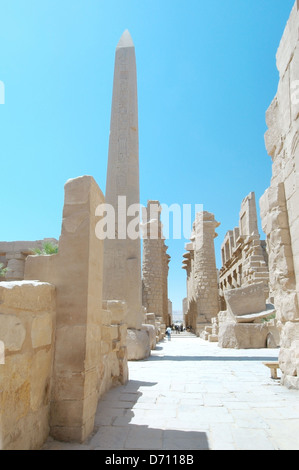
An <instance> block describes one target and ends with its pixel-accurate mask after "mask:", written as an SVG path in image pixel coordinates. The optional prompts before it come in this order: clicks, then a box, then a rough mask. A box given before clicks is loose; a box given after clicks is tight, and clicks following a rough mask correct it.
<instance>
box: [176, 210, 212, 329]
mask: <svg viewBox="0 0 299 470" xmlns="http://www.w3.org/2000/svg"><path fill="white" fill-rule="evenodd" d="M219 225H220V223H219V222H217V221H216V220H215V217H214V215H213V214H211V213H210V212H206V211H204V212H199V213H197V214H196V219H195V222H194V224H193V232H192V235H191V238H190V240H191V242H190V243H188V244H187V245H186V250H187V252H186V253H185V254H184V262H183V268H184V269H186V272H187V314H186V317H185V324H186V326H191V327H192V329H193V331H194V332H195V333H196V334H197V335H199V334H200V333H201V331H203V330H204V328H205V326H206V325H207V324H211V320H212V318H213V317H215V316H216V315H217V314H218V312H219V296H218V279H217V269H216V259H215V247H214V239H215V237H216V236H217V234H216V233H215V228H216V227H218V226H219Z"/></svg>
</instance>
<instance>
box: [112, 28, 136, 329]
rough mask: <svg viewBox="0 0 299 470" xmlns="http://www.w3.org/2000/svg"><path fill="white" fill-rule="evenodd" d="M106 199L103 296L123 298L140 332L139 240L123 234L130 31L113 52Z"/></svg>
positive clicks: (130, 139) (128, 198) (130, 161)
mask: <svg viewBox="0 0 299 470" xmlns="http://www.w3.org/2000/svg"><path fill="white" fill-rule="evenodd" d="M105 200H106V204H110V205H112V206H113V207H114V209H115V239H111V238H107V239H106V240H105V241H104V279H103V299H105V300H120V301H125V302H126V304H127V313H126V323H127V326H128V328H131V329H136V330H140V329H141V325H142V318H143V317H142V282H141V243H140V237H139V236H138V237H137V238H136V239H131V238H130V237H129V236H128V233H126V228H127V227H128V224H129V223H130V222H132V220H134V219H135V220H136V216H137V215H138V214H135V216H133V214H131V216H127V211H128V208H129V207H130V206H131V205H132V204H138V205H139V203H140V196H139V139H138V106H137V74H136V58H135V47H134V44H133V41H132V38H131V35H130V33H129V31H128V30H126V31H125V32H124V33H123V35H122V37H121V39H120V41H119V43H118V45H117V47H116V53H115V68H114V82H113V95H112V110H111V123H110V137H109V154H108V169H107V181H106V197H105Z"/></svg>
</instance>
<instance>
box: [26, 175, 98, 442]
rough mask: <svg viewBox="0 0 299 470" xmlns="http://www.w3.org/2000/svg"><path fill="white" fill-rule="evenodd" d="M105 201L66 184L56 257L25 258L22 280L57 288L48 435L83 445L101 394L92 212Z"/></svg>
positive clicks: (86, 180) (83, 184) (82, 183)
mask: <svg viewBox="0 0 299 470" xmlns="http://www.w3.org/2000/svg"><path fill="white" fill-rule="evenodd" d="M103 202H104V197H103V195H102V193H101V190H100V189H99V187H98V186H97V184H96V182H95V181H94V179H93V178H92V177H90V176H83V177H80V178H76V179H73V180H69V181H68V182H67V183H66V185H65V202H64V209H63V222H62V231H61V237H60V241H59V252H58V254H56V255H52V256H29V257H28V258H27V261H26V266H25V278H26V279H39V280H41V281H47V282H50V283H51V284H54V285H55V286H56V292H57V299H56V302H57V305H56V308H57V317H56V339H55V359H54V374H53V386H52V406H51V416H50V427H51V429H50V433H51V435H52V436H53V437H54V438H55V439H58V440H62V441H79V442H83V441H84V440H85V439H86V438H87V437H88V435H89V434H90V433H91V432H92V431H93V428H94V417H95V413H96V408H97V402H98V394H99V388H100V387H99V380H100V379H99V371H98V368H99V364H100V355H101V351H100V347H101V327H102V322H101V312H102V268H103V266H102V258H103V254H102V241H101V240H99V239H98V238H97V237H96V232H95V228H96V217H95V211H96V208H97V207H98V206H99V204H102V203H103Z"/></svg>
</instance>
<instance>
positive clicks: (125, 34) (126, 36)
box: [117, 29, 134, 49]
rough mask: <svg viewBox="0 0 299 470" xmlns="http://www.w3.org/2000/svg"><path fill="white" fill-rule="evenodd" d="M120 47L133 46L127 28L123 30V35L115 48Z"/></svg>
mask: <svg viewBox="0 0 299 470" xmlns="http://www.w3.org/2000/svg"><path fill="white" fill-rule="evenodd" d="M121 47H134V43H133V39H132V36H131V34H130V32H129V30H128V29H126V30H125V31H124V32H123V35H122V37H121V38H120V40H119V43H118V44H117V49H119V48H121Z"/></svg>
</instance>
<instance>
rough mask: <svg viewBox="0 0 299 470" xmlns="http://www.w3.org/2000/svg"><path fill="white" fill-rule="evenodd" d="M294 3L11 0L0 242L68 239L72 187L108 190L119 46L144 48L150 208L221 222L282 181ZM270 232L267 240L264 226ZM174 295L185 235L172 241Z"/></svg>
mask: <svg viewBox="0 0 299 470" xmlns="http://www.w3.org/2000/svg"><path fill="white" fill-rule="evenodd" d="M293 4H294V0H213V1H210V0H209V1H208V0H205V1H203V0H185V1H182V0H126V1H125V0H14V1H11V0H0V80H1V81H3V82H4V84H5V105H1V106H0V133H1V138H0V155H1V199H2V204H1V230H0V240H3V241H4V240H6V241H12V240H36V239H42V238H44V237H55V238H59V235H60V229H61V215H62V207H63V197H64V189H63V187H64V184H65V182H66V181H67V180H68V179H69V178H74V177H77V176H81V175H84V174H89V175H92V176H93V177H94V178H95V180H96V181H97V183H98V184H99V186H100V187H101V189H102V191H103V192H105V185H106V169H107V155H108V139H109V126H110V108H111V98H112V82H113V69H114V54H115V47H116V45H117V43H118V41H119V38H120V36H121V35H122V33H123V31H124V30H125V29H129V31H130V33H131V35H132V38H133V41H134V44H135V48H136V57H137V74H138V98H139V139H140V187H141V203H142V204H144V205H146V203H147V200H148V199H158V200H159V201H160V202H161V203H164V204H168V205H171V204H174V203H177V204H192V205H195V204H203V207H204V210H208V211H210V212H213V213H214V214H215V217H216V219H217V220H218V221H219V222H221V226H220V227H219V228H218V230H217V232H218V234H219V236H218V238H217V239H216V240H215V249H216V256H217V266H218V267H219V268H220V267H221V262H220V245H221V243H222V241H223V238H224V236H225V233H226V232H227V230H230V229H232V228H233V227H235V226H236V225H238V218H239V210H240V204H241V201H242V199H243V198H244V197H245V196H246V195H247V194H248V193H249V192H250V191H255V193H256V199H257V201H258V200H259V198H260V196H261V195H262V194H263V192H264V191H265V189H266V188H267V187H268V186H269V183H270V178H271V159H270V157H269V156H268V155H267V152H266V150H265V145H264V133H265V131H266V124H265V112H266V110H267V108H268V106H269V105H270V103H271V101H272V99H273V97H274V95H275V93H276V90H277V84H278V72H277V70H276V63H275V55H276V51H277V48H278V45H279V42H280V39H281V36H282V33H283V30H284V27H285V25H286V22H287V19H288V17H289V14H290V12H291V9H292V6H293ZM262 237H264V235H263V234H262ZM167 243H168V246H169V249H168V252H169V254H170V256H171V258H172V260H171V264H170V272H169V297H170V299H171V300H172V302H173V307H174V310H180V309H181V302H182V298H183V297H184V296H185V295H186V286H185V285H186V274H185V271H183V270H182V269H181V265H182V255H183V253H184V245H185V243H186V240H168V242H167Z"/></svg>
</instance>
